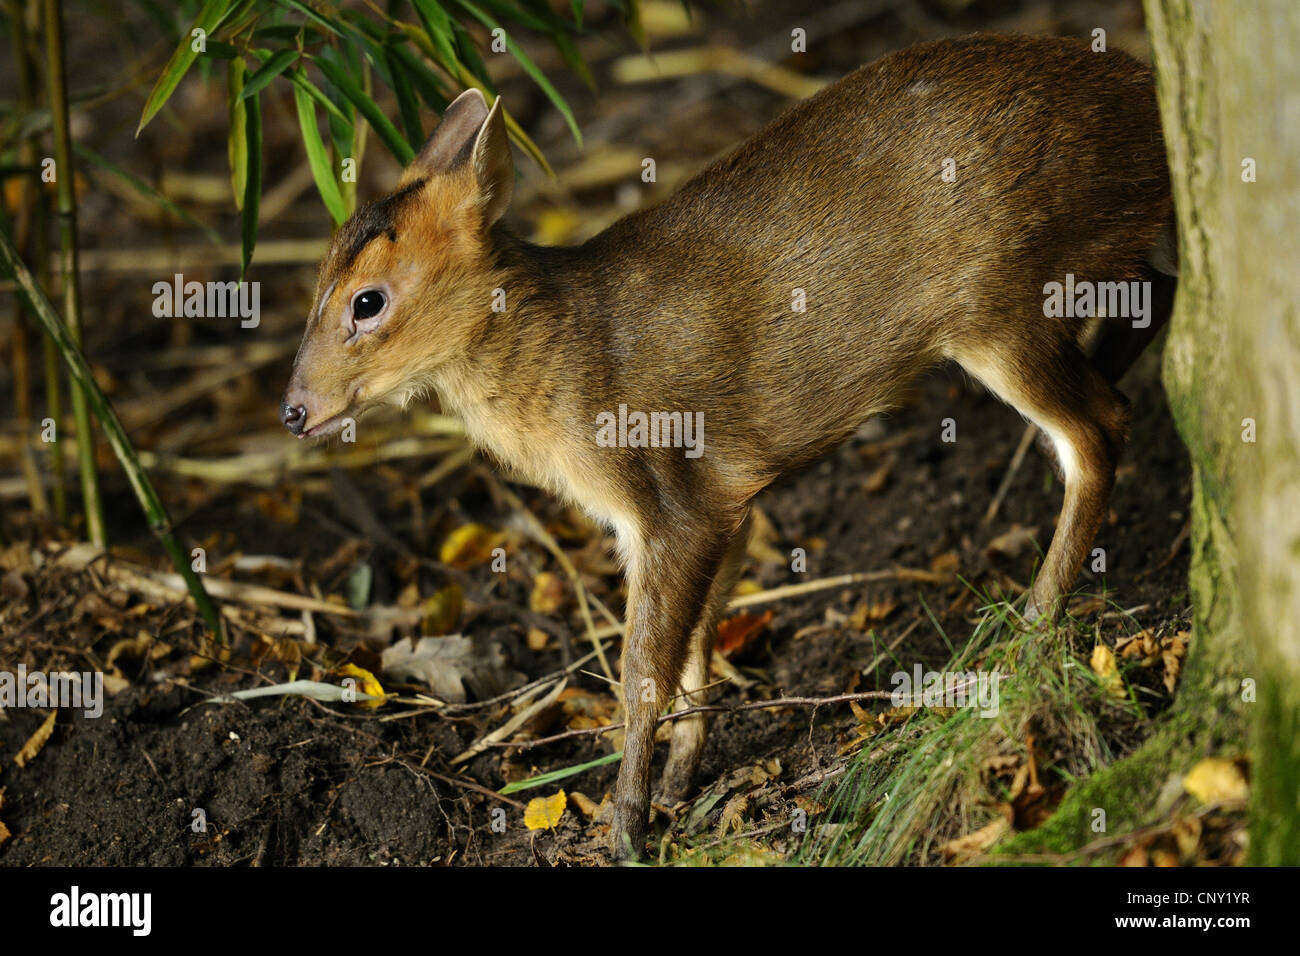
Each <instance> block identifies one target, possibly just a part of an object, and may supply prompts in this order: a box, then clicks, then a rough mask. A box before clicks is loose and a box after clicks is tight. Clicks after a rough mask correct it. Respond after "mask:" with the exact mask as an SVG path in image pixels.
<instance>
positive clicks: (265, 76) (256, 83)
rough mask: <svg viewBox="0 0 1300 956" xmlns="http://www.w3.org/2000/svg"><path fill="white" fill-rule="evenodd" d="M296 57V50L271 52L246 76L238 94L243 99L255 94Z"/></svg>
mask: <svg viewBox="0 0 1300 956" xmlns="http://www.w3.org/2000/svg"><path fill="white" fill-rule="evenodd" d="M296 59H298V51H297V50H281V51H280V52H278V53H275V54H273V55H272V56H271V58H270V59H269V60H267V61H266V62H265V63H263V64H262V65H261V66H259V67H258V68H257V70H256V71H255V72H254V73H253V75H252V76H250V77H249V78H248V82H247V83H245V84H244V92H243V93H242V94H240V95H241V96H243V97H244V98H245V99H247V98H248V97H250V96H256V95H257V94H258V93H260V92H262V90H263V89H264V88H265V87H266V85H267V84H268V83H270V82H271V81H272V80H274V79H275V78H276V77H277V76H279V75H280V74H281V73H283V72H284V71H285V70H287V69H288V68H289V65H290V64H291V63H293V61H294V60H296Z"/></svg>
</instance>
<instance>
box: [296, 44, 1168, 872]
mask: <svg viewBox="0 0 1300 956" xmlns="http://www.w3.org/2000/svg"><path fill="white" fill-rule="evenodd" d="M949 160H951V162H946V161H949ZM945 170H946V171H947V172H948V173H949V174H948V175H944V173H945ZM953 174H955V175H953ZM513 182H514V169H513V165H512V162H511V157H510V148H509V144H508V142H507V138H506V129H505V125H504V123H503V121H502V114H501V104H500V101H499V100H498V101H497V103H496V104H495V105H493V106H492V108H491V109H489V108H488V106H487V103H486V102H485V100H484V99H483V97H482V95H480V94H479V93H478V92H477V91H475V90H470V91H468V92H466V93H465V94H463V95H462V96H460V97H459V98H458V99H457V100H456V101H455V102H454V103H452V104H451V106H450V107H448V109H447V111H446V113H445V114H444V116H443V118H442V122H441V125H439V126H438V128H437V130H436V131H435V132H434V134H433V136H432V137H431V138H430V139H429V141H428V143H427V145H426V146H425V147H424V148H423V150H422V152H421V153H420V155H419V156H418V157H417V158H416V159H415V160H414V162H412V164H411V166H410V168H409V169H407V170H406V173H405V175H404V176H403V178H402V180H401V182H400V183H399V185H398V187H397V189H396V191H395V192H393V193H392V194H391V195H389V196H387V197H386V198H383V199H380V200H379V201H377V202H374V203H372V204H371V205H369V206H366V207H365V208H363V209H361V210H360V211H359V212H357V214H356V215H355V216H353V217H352V218H351V219H350V220H349V221H348V222H347V223H346V224H345V225H344V226H343V227H342V228H341V229H339V231H338V233H337V234H336V235H335V237H334V240H333V244H332V246H331V248H330V250H329V252H328V254H327V255H326V256H325V259H324V262H323V263H322V265H321V270H320V278H319V281H318V284H317V292H316V298H315V305H314V308H313V309H312V311H311V314H310V317H309V319H308V322H307V330H306V333H305V336H304V338H303V343H302V347H301V349H300V350H299V352H298V356H297V358H296V360H295V363H294V370H293V376H292V379H291V380H290V383H289V387H288V389H287V391H286V392H285V396H284V402H283V404H282V406H281V414H282V418H283V421H284V423H285V425H287V426H288V428H289V430H290V431H292V432H293V433H294V434H295V435H298V436H299V437H300V438H301V437H307V436H311V435H325V434H329V433H331V432H332V431H335V430H337V429H338V428H339V426H340V424H341V421H342V419H343V418H344V417H345V416H354V415H357V414H359V413H360V412H361V411H363V410H364V409H366V408H369V407H370V406H373V405H375V404H378V403H380V402H395V403H398V404H402V405H404V404H406V403H407V402H408V401H409V400H410V399H412V398H413V397H415V396H417V395H421V394H423V393H426V392H429V391H433V392H436V393H437V395H438V396H439V398H440V399H441V402H442V404H443V406H444V407H445V408H446V409H448V410H450V411H452V412H454V413H456V414H458V415H460V416H461V417H462V418H463V419H464V421H465V426H466V429H467V431H468V434H469V435H470V437H471V438H472V439H473V440H474V441H475V442H476V443H477V444H478V445H479V446H481V447H482V448H483V449H485V450H486V451H487V452H489V453H490V454H491V455H492V456H493V457H494V458H495V459H496V460H497V461H499V462H500V463H501V464H502V465H503V466H505V467H507V468H508V469H509V470H511V471H512V472H513V473H514V474H516V475H517V476H518V477H519V478H520V479H521V480H524V481H528V482H532V483H535V484H538V485H540V486H543V487H545V488H547V489H549V490H550V491H552V492H553V493H555V494H556V495H560V496H563V497H564V498H566V499H568V500H570V501H573V502H576V503H577V504H579V505H581V506H583V507H584V508H586V509H587V510H588V511H590V513H591V514H593V515H594V516H596V517H598V518H600V519H602V520H603V521H605V522H606V523H608V525H609V526H610V527H611V528H612V529H613V530H614V532H615V534H616V538H617V543H618V549H619V551H620V556H621V558H622V561H623V563H624V566H625V569H626V574H627V580H628V602H627V615H626V616H627V633H626V637H625V640H624V646H623V658H622V685H623V693H624V697H625V702H626V710H627V735H626V739H627V743H626V748H625V751H624V754H623V762H622V766H621V767H620V770H619V776H618V785H617V793H616V798H615V822H614V828H613V842H614V852H615V854H616V856H619V857H624V856H627V855H629V854H630V855H636V854H639V853H640V852H641V851H642V850H643V848H644V836H645V831H646V826H647V814H648V808H649V800H650V771H651V758H652V756H653V746H654V731H655V725H656V721H657V718H658V717H659V715H660V714H661V713H662V712H663V711H664V709H665V707H666V706H667V705H668V704H669V702H670V701H671V700H673V698H674V696H677V692H678V690H679V688H680V689H681V690H682V691H683V692H684V693H683V694H682V695H680V696H677V706H678V707H681V708H685V707H688V706H691V705H693V704H696V703H699V702H700V701H701V698H702V693H692V692H699V691H700V688H702V687H703V686H704V685H705V684H706V683H707V682H708V670H709V657H710V650H711V647H712V642H713V639H714V634H715V630H716V625H717V622H718V619H719V615H720V613H721V611H722V608H723V607H724V605H725V603H726V600H727V597H728V594H729V592H730V590H731V587H732V585H733V583H734V580H735V578H736V576H737V570H738V567H739V565H740V562H741V560H742V557H743V555H744V553H745V543H746V536H747V528H748V520H749V509H750V502H751V501H752V500H753V498H754V496H755V495H757V494H758V493H759V492H760V491H762V490H763V489H764V488H765V487H767V485H768V484H770V483H771V482H772V481H773V479H775V478H776V477H777V476H779V475H781V474H782V473H783V472H787V471H789V470H790V469H793V468H795V467H797V466H799V465H801V464H803V463H806V462H808V461H810V460H812V459H814V458H816V457H817V456H819V455H821V454H823V453H824V452H826V451H827V450H828V449H830V448H831V447H833V446H834V445H836V444H837V443H838V442H841V441H842V440H844V439H845V438H847V437H848V436H850V435H852V434H853V433H854V431H855V430H856V429H857V428H858V427H859V425H860V424H861V423H862V422H863V421H864V420H865V419H866V418H868V417H869V416H871V415H873V414H876V413H878V412H881V411H883V410H885V409H888V408H890V407H891V406H895V405H896V404H897V403H898V401H899V400H900V396H901V395H902V394H903V391H904V388H905V386H907V384H908V383H909V382H911V381H912V380H913V379H915V378H916V377H917V376H918V375H919V374H920V373H921V372H923V371H925V370H926V369H929V368H931V367H932V366H934V365H936V364H938V363H941V362H944V361H954V362H956V363H958V364H959V365H960V366H961V367H962V368H964V369H965V370H966V371H967V372H969V373H970V374H971V375H972V376H974V377H975V378H976V379H978V380H979V381H980V382H982V383H983V384H984V385H985V386H987V387H988V388H989V389H990V390H991V391H992V392H994V393H995V394H996V395H998V396H999V397H1001V398H1002V399H1003V400H1004V401H1006V402H1007V403H1008V404H1009V405H1011V406H1012V407H1013V408H1015V409H1016V410H1017V411H1019V412H1020V413H1021V414H1022V415H1023V416H1024V417H1025V418H1027V419H1029V420H1030V421H1032V422H1034V423H1036V424H1037V425H1038V426H1039V427H1040V429H1041V431H1042V432H1043V433H1044V434H1045V435H1046V436H1048V438H1050V442H1051V447H1052V448H1053V449H1054V450H1055V456H1056V460H1057V462H1058V464H1059V470H1060V471H1061V472H1062V473H1063V478H1064V487H1065V500H1064V506H1063V508H1062V511H1061V516H1060V519H1059V522H1058V524H1057V528H1056V533H1055V534H1054V536H1053V538H1052V542H1051V546H1050V548H1049V550H1048V552H1047V555H1046V558H1045V560H1044V562H1043V564H1042V567H1041V569H1040V570H1039V573H1038V575H1037V578H1036V580H1035V581H1034V584H1033V588H1032V591H1031V595H1030V598H1029V604H1028V615H1029V617H1030V618H1036V617H1040V616H1045V615H1051V614H1054V613H1055V611H1056V608H1057V605H1058V601H1059V599H1060V598H1061V596H1062V594H1063V593H1064V592H1066V591H1067V590H1068V589H1070V588H1071V587H1072V586H1073V584H1074V581H1075V578H1076V576H1077V575H1078V573H1079V570H1080V567H1081V565H1082V562H1083V560H1084V557H1085V555H1086V553H1087V550H1088V548H1089V546H1090V545H1091V542H1092V540H1093V537H1094V535H1095V534H1096V532H1097V530H1098V527H1099V525H1100V523H1101V521H1102V517H1103V514H1104V511H1105V507H1106V500H1107V496H1108V495H1109V493H1110V488H1111V484H1112V481H1113V478H1114V470H1115V463H1116V459H1117V457H1118V455H1119V453H1120V449H1121V448H1122V446H1123V445H1124V442H1125V437H1126V435H1125V433H1126V426H1127V422H1128V415H1127V410H1126V409H1127V403H1126V401H1125V399H1124V398H1123V397H1122V396H1121V395H1120V394H1119V392H1117V391H1116V390H1115V388H1114V387H1113V386H1112V385H1111V383H1110V382H1109V381H1108V380H1107V377H1106V376H1104V375H1103V374H1102V372H1101V371H1099V366H1098V365H1097V364H1094V363H1093V362H1092V361H1091V360H1089V359H1088V358H1087V357H1086V356H1085V354H1084V352H1083V351H1082V350H1081V347H1080V344H1079V340H1080V334H1081V330H1082V327H1083V321H1082V320H1081V319H1074V318H1061V317H1049V316H1048V315H1047V314H1046V313H1047V312H1048V311H1050V310H1047V309H1045V307H1044V300H1045V291H1046V288H1045V287H1046V285H1047V284H1048V283H1052V282H1064V281H1066V276H1067V274H1072V275H1073V276H1074V277H1076V280H1077V281H1094V282H1095V281H1125V280H1136V279H1141V278H1146V279H1148V280H1150V279H1152V278H1154V277H1155V273H1154V272H1152V271H1151V267H1150V265H1149V263H1157V264H1159V265H1160V266H1161V268H1163V269H1164V270H1165V271H1166V272H1168V273H1171V274H1172V273H1173V272H1174V271H1175V270H1174V267H1173V265H1172V261H1171V258H1170V250H1169V249H1168V248H1167V244H1166V243H1167V240H1162V235H1167V231H1168V228H1169V225H1170V223H1171V217H1172V205H1171V200H1170V190H1169V183H1168V176H1167V171H1166V166H1165V156H1164V146H1163V143H1162V140H1161V135H1160V121H1159V114H1158V111H1157V108H1156V101H1155V95H1154V91H1153V88H1152V81H1151V75H1150V72H1149V71H1148V70H1147V69H1146V68H1145V67H1143V66H1142V65H1140V64H1139V63H1137V62H1135V61H1134V60H1132V59H1130V58H1129V57H1127V56H1125V55H1123V54H1119V53H1093V52H1091V51H1090V50H1089V49H1088V47H1087V46H1085V45H1084V44H1082V43H1080V42H1077V41H1073V40H1066V39H1051V38H1038V37H1000V36H976V37H968V38H963V39H956V40H944V41H940V42H937V43H930V44H925V45H923V46H917V47H914V48H912V49H908V50H904V51H902V52H899V53H895V54H893V55H891V56H887V57H885V58H884V59H881V60H879V61H877V62H875V63H873V64H871V65H869V66H867V67H864V68H862V69H860V70H858V71H856V72H854V73H852V74H850V75H849V76H848V77H846V78H845V79H843V80H841V81H839V82H838V83H835V84H833V85H831V86H829V87H827V88H826V89H824V90H823V91H821V92H820V93H818V94H817V95H816V96H813V97H812V98H811V99H808V100H807V101H805V102H802V103H800V104H798V105H797V106H795V107H794V108H793V109H791V110H790V111H789V112H787V113H785V114H784V115H783V116H781V117H780V118H778V119H777V120H776V121H775V122H773V123H772V124H771V125H770V126H768V127H767V128H766V129H764V130H763V131H762V132H761V133H759V134H758V135H757V136H755V137H754V138H753V139H751V140H749V141H748V142H746V143H744V144H742V145H741V146H740V147H739V148H737V149H736V150H735V151H733V152H732V153H730V154H729V155H727V156H725V157H723V158H722V159H719V160H718V161H717V162H715V163H713V164H712V165H711V166H709V167H708V168H707V169H705V170H704V171H703V172H702V173H700V174H699V175H698V176H696V177H695V178H694V179H692V180H690V181H689V182H688V183H686V184H685V185H684V186H683V187H682V188H681V189H680V190H678V192H677V193H676V194H675V195H674V196H672V197H671V198H670V199H668V200H667V201H665V202H664V203H662V204H660V205H658V206H656V207H654V208H651V209H647V210H644V211H641V212H637V213H634V214H632V215H630V216H628V217H627V218H625V219H623V220H621V221H619V222H617V223H615V224H614V225H613V226H611V227H610V228H609V229H607V230H605V231H604V232H603V233H601V234H600V235H598V236H597V237H595V238H594V239H592V240H590V241H588V242H586V243H584V244H583V245H581V246H578V247H576V248H543V247H538V246H534V245H531V244H529V243H526V242H523V241H521V240H520V239H519V238H517V237H516V236H514V235H513V234H512V233H511V232H510V231H508V230H507V229H506V228H504V227H503V226H502V225H501V224H500V222H499V220H500V218H501V215H502V213H503V212H505V209H506V206H507V204H508V203H509V200H510V195H511V190H512V187H513ZM1165 288H1166V291H1167V284H1166V287H1165ZM796 290H803V293H802V294H803V296H804V297H805V304H804V306H803V309H802V311H799V310H797V309H796V308H793V307H792V304H793V303H794V302H795V300H796V297H797V296H798V295H799V293H798V292H796ZM502 295H504V297H505V306H506V308H505V311H504V312H501V311H499V310H498V311H494V310H493V303H494V301H495V302H497V303H499V302H500V297H501V296H502ZM1165 306H1167V302H1166V303H1164V305H1162V309H1163V308H1164V307H1165ZM1071 314H1072V312H1071ZM1162 319H1163V314H1161V315H1156V316H1154V317H1153V318H1152V321H1151V322H1150V324H1149V326H1148V327H1147V329H1145V330H1143V331H1141V332H1137V331H1132V330H1131V329H1130V324H1129V323H1128V322H1127V321H1125V322H1123V323H1122V325H1118V327H1116V328H1113V329H1112V330H1111V331H1112V332H1114V333H1117V334H1118V335H1119V337H1120V339H1121V340H1122V341H1121V345H1122V347H1123V348H1124V349H1126V350H1127V353H1131V354H1128V356H1127V357H1126V358H1124V359H1123V360H1121V361H1119V362H1118V367H1109V369H1108V370H1109V372H1110V373H1111V378H1112V379H1113V378H1117V377H1118V375H1119V374H1120V373H1121V372H1122V371H1123V366H1124V365H1125V364H1126V363H1127V362H1128V361H1131V358H1132V357H1134V356H1135V354H1136V350H1137V349H1136V347H1135V344H1134V343H1135V342H1137V341H1138V338H1137V337H1139V336H1140V337H1141V338H1143V339H1145V338H1147V337H1149V336H1150V335H1152V334H1153V333H1154V332H1155V330H1156V329H1158V328H1159V325H1160V323H1161V321H1162ZM1110 324H1111V325H1112V326H1116V325H1117V323H1116V322H1114V321H1112V322H1111V323H1110ZM1111 364H1112V366H1114V365H1115V364H1116V363H1115V362H1113V361H1112V363H1111ZM624 406H625V408H624ZM626 409H631V410H633V412H636V411H640V412H643V413H647V414H648V413H665V414H664V415H663V416H661V417H658V418H657V419H656V421H657V422H658V426H659V428H660V434H656V435H654V437H655V438H662V439H664V440H663V441H658V442H653V443H649V442H646V441H644V440H643V439H645V437H646V436H645V432H644V428H642V430H641V431H640V432H638V431H637V428H636V426H635V425H633V428H632V430H631V431H629V432H628V437H627V440H626V441H623V440H622V439H623V434H622V432H621V431H620V432H619V434H618V440H617V441H611V440H610V439H611V436H612V435H613V434H614V433H613V431H612V430H611V426H610V424H609V423H610V421H611V419H613V418H614V417H615V416H618V417H619V420H620V421H622V420H623V418H624V416H626V420H627V422H629V423H631V422H633V419H634V415H633V414H627V412H626ZM673 412H679V413H682V414H681V416H680V417H678V418H674V417H672V416H671V415H669V414H667V413H673ZM692 422H694V423H696V428H695V431H694V441H695V442H696V444H695V445H694V446H693V447H687V448H685V449H684V448H683V447H680V446H681V445H682V444H684V443H685V442H684V438H689V437H690V435H689V434H688V429H687V427H686V426H689V425H690V424H691V423H692ZM701 425H702V426H703V427H702V428H701V427H700V426H701ZM653 428H654V426H653V425H652V430H653ZM701 439H702V440H703V441H702V442H701V441H700V440H701ZM674 444H676V445H677V446H678V447H672V446H673V445H674ZM611 445H613V446H614V447H610V446H611ZM647 445H648V446H649V447H647ZM656 446H657V447H656ZM701 452H702V453H701ZM704 732H705V724H704V720H703V719H702V718H701V717H698V716H695V717H691V718H687V719H683V720H679V721H677V722H676V723H675V724H674V726H673V732H672V745H671V748H670V751H669V756H668V762H667V766H666V767H665V770H664V774H663V782H662V787H663V797H664V799H665V800H667V801H669V802H674V801H676V800H678V799H680V798H682V797H684V796H685V795H686V794H687V793H688V792H689V789H690V787H691V778H692V775H693V773H694V772H695V769H696V765H697V763H698V760H699V757H700V751H701V748H702V746H703V742H704Z"/></svg>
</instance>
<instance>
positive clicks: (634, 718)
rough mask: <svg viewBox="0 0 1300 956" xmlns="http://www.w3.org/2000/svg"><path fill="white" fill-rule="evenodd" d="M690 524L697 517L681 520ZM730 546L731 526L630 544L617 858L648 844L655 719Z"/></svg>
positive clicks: (616, 799)
mask: <svg viewBox="0 0 1300 956" xmlns="http://www.w3.org/2000/svg"><path fill="white" fill-rule="evenodd" d="M675 524H676V523H675ZM683 526H689V525H688V524H687V523H686V522H684V521H683V522H681V523H680V524H677V525H676V527H677V528H678V529H680V528H681V527H683ZM696 527H697V528H698V527H703V525H702V523H701V525H697V526H696ZM733 527H734V525H733ZM665 530H666V529H665ZM709 530H710V531H713V530H715V528H714V527H713V526H709ZM725 546H726V538H725V533H723V534H718V533H704V534H700V533H699V532H696V535H695V536H692V537H687V536H685V535H681V536H680V537H677V538H674V539H673V540H671V541H669V540H667V539H666V538H665V537H659V536H651V537H649V538H646V539H643V540H642V541H640V542H637V543H636V544H634V546H633V547H631V548H628V549H627V553H628V567H627V577H628V611H627V633H626V635H625V637H624V639H623V673H622V678H623V702H624V712H625V713H626V715H627V727H626V731H625V735H624V736H625V743H624V746H623V762H622V764H621V765H620V766H619V768H618V784H617V785H616V787H615V789H614V826H613V831H612V833H611V839H612V847H611V848H612V850H613V853H614V858H615V859H616V860H626V859H635V858H636V857H638V856H640V855H641V853H642V851H643V850H644V849H645V835H646V826H647V823H648V818H649V814H650V763H651V759H652V757H653V756H654V736H655V726H656V724H657V722H658V717H659V715H660V713H662V712H663V710H664V708H665V707H667V705H668V702H669V700H670V699H671V698H672V696H673V693H674V691H675V690H676V688H677V685H678V682H679V681H680V679H681V676H682V669H683V666H684V664H685V662H686V656H687V650H688V647H689V640H690V636H691V629H692V627H693V626H694V624H695V622H696V621H697V620H698V619H699V617H700V610H701V607H702V605H703V603H704V599H705V596H706V594H707V592H708V589H709V585H710V583H711V582H712V580H713V578H714V576H715V575H716V573H717V570H718V564H719V563H720V561H721V558H722V551H723V550H724V548H725Z"/></svg>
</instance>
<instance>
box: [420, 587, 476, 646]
mask: <svg viewBox="0 0 1300 956" xmlns="http://www.w3.org/2000/svg"><path fill="white" fill-rule="evenodd" d="M464 606H465V592H464V591H462V590H461V588H460V585H459V584H457V583H456V582H454V581H453V582H452V583H451V584H448V585H447V586H446V587H445V588H440V589H439V590H437V591H435V592H434V593H433V594H432V595H431V596H430V597H429V598H428V599H427V600H425V602H424V603H423V604H422V605H421V606H420V633H421V634H423V635H425V636H427V637H437V636H440V635H442V634H450V633H451V632H452V631H454V630H455V629H456V625H457V623H459V622H460V612H461V609H462V608H463V607H464Z"/></svg>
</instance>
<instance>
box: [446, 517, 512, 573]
mask: <svg viewBox="0 0 1300 956" xmlns="http://www.w3.org/2000/svg"><path fill="white" fill-rule="evenodd" d="M505 537H506V536H505V535H504V534H503V533H501V532H498V531H493V530H492V529H491V528H486V527H484V526H483V525H481V524H476V523H474V522H470V523H469V524H463V525H461V526H460V527H459V528H457V529H456V530H455V531H453V532H452V533H451V534H449V535H447V539H446V540H445V541H443V543H442V550H441V551H439V553H438V559H439V560H440V561H442V563H443V564H450V565H451V566H452V567H453V568H459V569H460V570H462V571H464V570H465V569H466V568H472V567H474V566H475V565H478V564H483V563H485V562H486V561H488V560H489V559H490V558H491V557H492V550H493V549H494V548H496V547H497V546H498V545H500V544H501V542H502V541H504V540H505Z"/></svg>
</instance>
